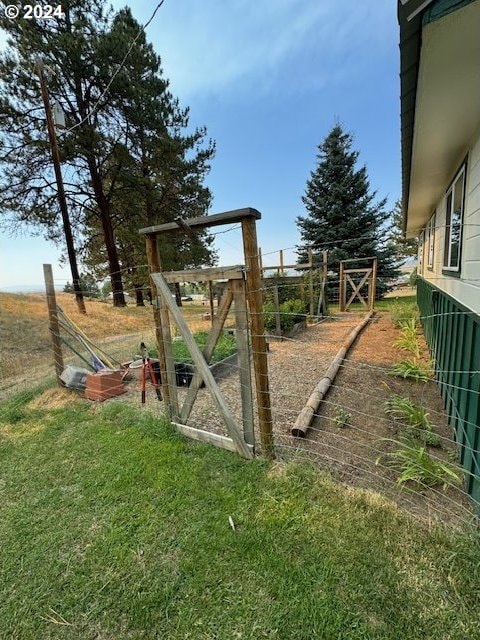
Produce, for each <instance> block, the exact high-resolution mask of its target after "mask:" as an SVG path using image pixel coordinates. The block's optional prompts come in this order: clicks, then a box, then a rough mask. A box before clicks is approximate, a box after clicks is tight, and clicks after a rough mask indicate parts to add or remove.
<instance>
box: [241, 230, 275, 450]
mask: <svg viewBox="0 0 480 640" xmlns="http://www.w3.org/2000/svg"><path fill="white" fill-rule="evenodd" d="M242 237H243V247H244V253H245V265H246V267H247V300H248V307H249V311H250V320H251V329H252V330H251V334H252V347H253V364H254V369H255V387H256V391H257V406H258V422H259V428H260V440H261V443H262V448H263V451H264V454H265V455H266V456H267V457H268V458H274V457H275V454H274V450H273V428H272V427H273V424H272V409H271V405H270V390H269V382H268V362H267V343H266V340H265V325H264V322H263V309H262V290H261V289H262V277H261V273H260V264H259V259H258V244H257V230H256V226H255V220H254V219H253V218H244V219H243V220H242Z"/></svg>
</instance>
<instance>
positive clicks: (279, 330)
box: [273, 284, 282, 337]
mask: <svg viewBox="0 0 480 640" xmlns="http://www.w3.org/2000/svg"><path fill="white" fill-rule="evenodd" d="M273 306H274V307H275V333H276V335H277V336H279V337H280V336H281V335H282V321H281V318H280V299H279V296H278V285H277V284H274V285H273Z"/></svg>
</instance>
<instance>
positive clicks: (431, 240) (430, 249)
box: [427, 214, 436, 269]
mask: <svg viewBox="0 0 480 640" xmlns="http://www.w3.org/2000/svg"><path fill="white" fill-rule="evenodd" d="M435 218H436V216H435V214H433V216H432V217H431V218H430V222H429V223H428V226H427V268H428V269H433V255H434V246H435Z"/></svg>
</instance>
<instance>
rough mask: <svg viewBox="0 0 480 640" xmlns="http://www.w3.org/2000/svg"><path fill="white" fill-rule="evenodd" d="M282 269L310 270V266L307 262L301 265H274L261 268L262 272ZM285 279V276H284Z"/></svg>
mask: <svg viewBox="0 0 480 640" xmlns="http://www.w3.org/2000/svg"><path fill="white" fill-rule="evenodd" d="M282 269H296V270H298V271H299V270H301V269H310V264H309V263H308V262H302V263H301V264H275V265H270V266H266V267H264V266H262V270H263V271H281V270H282ZM285 277H287V276H285Z"/></svg>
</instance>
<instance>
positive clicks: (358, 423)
mask: <svg viewBox="0 0 480 640" xmlns="http://www.w3.org/2000/svg"><path fill="white" fill-rule="evenodd" d="M398 334H399V330H398V329H396V328H395V327H394V326H393V324H392V323H391V321H390V317H389V314H388V313H381V314H379V315H378V316H377V317H376V318H375V319H374V320H373V321H372V322H371V323H370V324H369V326H368V327H367V328H366V329H365V331H364V332H363V333H362V335H361V336H360V338H359V339H358V340H357V342H356V344H355V345H354V347H353V348H352V350H351V351H350V353H349V354H348V357H347V359H346V360H345V361H344V365H343V366H342V368H341V370H340V372H339V373H338V375H337V377H336V379H335V382H334V384H333V385H332V388H331V390H330V392H329V393H328V395H327V398H326V400H325V401H324V402H323V403H322V405H321V406H320V409H319V412H318V415H317V417H316V418H315V420H314V422H313V424H312V429H311V431H310V432H309V434H308V438H307V440H306V441H304V443H302V444H300V445H299V446H300V447H301V448H302V449H305V450H306V451H308V452H309V453H310V454H311V455H312V457H319V458H321V464H322V466H325V467H327V468H328V469H329V470H330V471H331V472H333V473H334V475H335V476H336V477H338V478H340V479H341V480H342V481H345V482H347V483H351V484H354V485H355V486H360V487H364V488H371V489H374V490H375V491H380V492H382V493H383V494H384V495H386V496H388V497H389V498H390V499H393V500H394V501H395V502H396V503H397V504H400V505H401V506H402V507H403V508H405V509H407V510H409V511H411V512H413V513H416V514H418V515H420V516H422V517H425V518H435V517H440V518H441V519H442V520H445V519H447V520H449V521H452V522H454V521H459V522H460V521H462V520H468V519H469V518H470V514H471V505H470V502H469V499H468V497H467V496H466V494H465V493H464V492H463V490H461V489H457V488H455V487H453V486H451V487H449V488H448V489H447V490H446V491H443V490H442V489H441V488H439V487H433V488H425V489H423V490H421V491H413V490H409V489H408V488H404V489H403V490H402V491H400V489H399V488H398V486H397V485H396V480H397V477H398V476H397V474H396V473H395V472H393V471H392V470H391V469H389V468H387V467H386V466H385V459H384V454H385V453H386V452H387V451H389V450H392V449H393V448H395V445H394V444H392V443H390V442H389V441H388V440H389V439H396V438H398V437H399V436H401V435H402V434H404V433H405V425H403V424H402V423H401V422H400V423H399V422H398V421H395V420H393V418H392V417H390V416H388V415H387V414H386V413H385V406H384V405H385V401H386V400H387V399H388V398H389V397H390V396H391V395H392V394H394V393H395V394H399V395H401V396H408V397H409V398H410V399H411V400H413V401H414V402H415V403H417V404H419V405H421V406H422V407H424V408H425V409H426V410H427V411H428V413H429V418H430V421H431V422H432V423H433V425H434V428H435V432H436V433H437V434H438V435H439V436H440V437H441V447H440V448H439V447H429V448H428V450H429V453H430V455H432V457H435V458H437V459H439V460H441V461H447V462H448V461H449V462H452V461H454V460H455V458H456V447H455V444H454V443H453V441H452V433H451V430H450V427H449V426H448V423H447V416H446V414H445V412H444V411H443V406H442V400H441V397H440V393H439V390H438V388H437V386H436V385H435V383H434V382H433V381H429V382H426V383H422V382H415V381H412V380H408V379H407V380H405V379H401V378H396V377H393V376H390V375H388V370H389V368H390V367H391V365H392V364H393V363H394V362H396V361H398V360H400V359H402V358H405V357H406V356H405V352H402V351H401V350H400V349H397V348H396V347H394V346H393V343H394V341H395V339H396V338H397V337H398ZM421 343H422V360H423V362H424V363H426V362H428V352H427V348H426V345H425V342H424V340H423V338H422V339H421ZM339 408H343V409H344V410H345V411H346V412H348V413H349V414H350V418H349V420H348V425H347V426H346V427H345V428H340V427H339V426H338V424H337V423H336V421H335V417H336V416H337V415H338V412H339Z"/></svg>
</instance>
